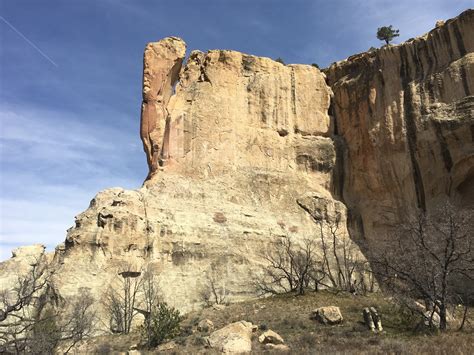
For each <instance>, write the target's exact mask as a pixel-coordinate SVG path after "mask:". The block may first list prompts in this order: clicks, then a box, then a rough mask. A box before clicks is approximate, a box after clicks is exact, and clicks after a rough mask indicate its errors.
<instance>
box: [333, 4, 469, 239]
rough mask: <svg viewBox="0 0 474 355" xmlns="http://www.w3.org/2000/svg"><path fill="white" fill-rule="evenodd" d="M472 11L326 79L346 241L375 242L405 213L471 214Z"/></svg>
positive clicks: (349, 63)
mask: <svg viewBox="0 0 474 355" xmlns="http://www.w3.org/2000/svg"><path fill="white" fill-rule="evenodd" d="M473 52H474V11H473V10H468V11H466V12H464V13H463V14H461V15H460V16H459V17H458V18H456V19H453V20H449V21H446V23H444V24H442V25H439V26H437V28H435V29H433V30H432V31H430V32H429V33H428V34H426V35H424V36H422V37H419V38H416V39H414V40H411V41H408V42H406V43H403V44H401V45H397V46H389V47H383V48H381V49H380V50H377V51H373V52H368V53H363V54H360V55H355V56H353V57H350V58H348V59H347V60H344V61H342V62H338V63H335V64H333V65H332V66H331V67H330V68H329V69H327V70H326V74H327V76H328V83H329V84H330V86H331V87H332V89H333V91H334V99H333V106H332V112H331V114H332V115H333V116H334V117H335V127H336V132H335V133H336V134H337V135H338V136H340V139H339V140H338V142H339V143H340V145H339V150H338V151H339V155H338V166H340V169H338V171H339V172H340V174H339V175H338V177H336V180H338V184H337V186H336V190H337V192H338V194H339V196H341V197H342V198H343V201H344V202H345V203H346V205H347V207H348V208H349V210H350V214H351V216H352V222H353V227H354V230H353V234H358V235H364V236H365V237H366V238H367V239H369V240H372V241H376V240H377V239H378V238H380V235H384V234H386V233H387V232H388V231H389V230H390V229H391V228H393V227H394V226H396V224H397V223H398V222H399V221H400V220H401V219H402V218H403V217H404V215H405V214H406V213H407V212H408V213H409V212H411V211H413V210H414V209H415V208H421V209H429V208H430V207H431V206H433V204H434V203H435V202H437V201H439V200H443V199H446V198H449V199H451V200H453V201H454V202H456V203H457V204H459V205H461V206H472V205H473V204H474V144H473V140H474V96H473V95H474V53H473Z"/></svg>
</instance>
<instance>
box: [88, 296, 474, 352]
mask: <svg viewBox="0 0 474 355" xmlns="http://www.w3.org/2000/svg"><path fill="white" fill-rule="evenodd" d="M329 305H334V306H338V307H340V308H341V312H342V314H343V317H344V322H343V323H342V324H340V325H337V326H324V325H322V324H319V323H317V322H316V321H313V320H311V319H309V315H310V313H311V311H312V310H313V309H315V308H318V307H322V306H329ZM367 306H375V307H376V308H377V309H378V310H379V313H380V315H381V317H382V322H383V326H384V332H383V333H381V334H373V333H371V332H370V331H368V330H367V329H366V327H365V326H364V324H363V323H362V319H363V318H362V309H363V308H364V307H367ZM473 312H474V311H473ZM206 318H207V319H210V320H212V321H213V322H214V325H215V328H216V329H219V328H221V327H223V326H225V325H227V324H229V323H231V322H235V321H239V320H247V321H250V322H252V323H253V324H256V325H259V327H260V330H259V331H258V333H257V336H255V337H254V340H253V349H254V353H265V351H264V350H263V348H262V347H261V345H260V344H259V343H258V340H257V338H258V335H259V334H260V333H261V332H262V331H263V330H266V329H272V330H274V331H276V332H277V333H279V334H280V335H281V336H282V337H283V338H284V339H285V342H286V343H287V344H288V345H289V346H290V348H291V352H292V353H294V354H328V353H331V354H337V353H341V354H428V353H429V354H471V353H472V349H473V345H474V329H473V326H472V324H474V319H473V318H472V316H471V320H470V324H469V325H468V327H467V329H466V330H465V331H464V332H457V331H455V330H450V331H449V332H447V333H445V334H439V335H433V334H428V333H426V332H425V333H422V332H420V331H418V332H414V329H415V327H416V324H417V320H415V319H414V318H413V317H411V316H410V315H409V314H406V313H404V312H401V310H400V309H399V308H398V307H397V306H396V305H395V304H393V303H392V302H391V301H390V299H388V298H386V297H384V296H383V295H382V294H371V295H370V296H353V295H351V294H347V293H338V294H335V293H331V292H329V291H321V292H318V293H308V294H306V295H304V296H293V295H283V296H276V297H270V298H265V299H258V300H255V301H248V302H243V303H237V304H231V305H229V306H228V307H226V308H225V309H223V310H215V309H213V308H212V307H211V308H205V309H203V310H201V311H199V312H193V313H191V314H188V315H187V317H186V319H185V320H184V322H183V331H182V334H181V336H180V337H178V338H176V339H175V342H176V343H178V346H177V347H176V348H175V349H173V350H172V351H171V352H170V353H176V354H182V353H190V354H191V353H192V354H212V353H215V352H213V351H212V350H210V349H206V348H205V347H204V344H205V339H204V337H205V336H206V335H208V334H205V333H200V332H198V331H197V330H196V325H197V323H198V322H199V321H200V320H202V319H206ZM113 338H114V339H107V338H104V339H102V340H101V341H102V342H103V343H109V344H111V348H112V349H111V350H112V351H119V350H122V351H124V350H125V351H126V350H127V349H128V347H129V346H130V345H132V343H131V342H130V341H131V339H133V341H135V343H136V337H135V338H134V337H133V336H129V343H128V347H127V346H125V344H126V341H123V340H120V341H118V340H119V339H118V337H116V336H114V337H113ZM95 343H96V345H98V344H100V342H97V341H96V342H95ZM119 344H120V345H119ZM121 345H122V346H124V347H123V349H119V348H120V347H121ZM95 349H96V351H97V350H98V348H97V347H95ZM104 350H105V349H104ZM91 352H92V351H91Z"/></svg>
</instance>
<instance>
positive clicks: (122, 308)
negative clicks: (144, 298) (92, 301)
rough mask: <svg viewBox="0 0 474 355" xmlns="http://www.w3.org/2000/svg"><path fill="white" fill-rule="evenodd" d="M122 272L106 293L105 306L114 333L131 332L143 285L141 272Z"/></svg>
mask: <svg viewBox="0 0 474 355" xmlns="http://www.w3.org/2000/svg"><path fill="white" fill-rule="evenodd" d="M127 270H128V271H122V272H120V273H119V274H118V275H117V277H116V278H115V280H113V282H112V284H111V285H110V286H109V289H108V290H107V292H106V294H105V300H104V303H105V306H106V309H107V313H108V314H109V317H110V329H111V330H112V332H114V333H123V334H128V333H130V330H131V326H132V321H133V319H134V318H135V316H136V315H137V314H138V313H139V312H138V310H137V306H138V301H139V298H138V296H139V292H140V289H141V286H142V278H141V277H140V275H141V272H139V271H130V268H127Z"/></svg>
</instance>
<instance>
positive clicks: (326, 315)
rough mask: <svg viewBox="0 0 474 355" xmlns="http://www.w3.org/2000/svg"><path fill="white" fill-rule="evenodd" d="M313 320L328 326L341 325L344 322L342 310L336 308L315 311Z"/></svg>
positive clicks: (323, 308)
mask: <svg viewBox="0 0 474 355" xmlns="http://www.w3.org/2000/svg"><path fill="white" fill-rule="evenodd" d="M311 319H316V320H317V321H319V322H321V323H323V324H328V325H333V324H339V323H342V321H343V318H342V314H341V310H340V309H339V307H336V306H328V307H320V308H318V309H316V310H314V311H313V312H312V314H311Z"/></svg>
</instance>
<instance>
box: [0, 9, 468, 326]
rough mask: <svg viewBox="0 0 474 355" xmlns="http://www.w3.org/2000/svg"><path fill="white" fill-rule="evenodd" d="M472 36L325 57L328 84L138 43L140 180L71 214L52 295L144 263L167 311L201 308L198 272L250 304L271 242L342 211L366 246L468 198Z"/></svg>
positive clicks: (257, 63)
mask: <svg viewBox="0 0 474 355" xmlns="http://www.w3.org/2000/svg"><path fill="white" fill-rule="evenodd" d="M473 27H474V11H467V12H465V13H463V14H462V15H461V16H460V17H458V18H456V19H454V20H451V21H448V22H447V23H446V24H445V25H443V26H441V27H439V28H436V29H435V30H433V31H431V32H430V33H428V34H427V35H425V36H423V37H420V38H417V39H415V40H412V41H409V42H407V43H404V44H402V45H399V46H391V47H386V48H382V49H380V50H377V51H374V52H370V53H364V54H360V55H357V56H353V57H351V58H348V59H347V60H345V61H342V62H338V63H335V64H333V65H332V66H331V67H330V68H328V69H327V70H326V75H327V78H326V76H325V74H323V73H321V72H320V71H319V70H318V69H316V68H314V67H311V66H308V65H287V66H285V65H282V64H280V63H278V62H275V61H273V60H271V59H269V58H261V57H255V56H252V55H247V54H243V53H239V52H234V51H224V50H212V51H208V52H207V53H202V52H199V51H193V52H191V54H190V56H189V58H188V60H187V61H186V62H184V58H185V48H186V46H185V43H184V42H183V41H182V40H181V39H179V38H175V37H170V38H166V39H163V40H161V41H159V42H156V43H150V44H149V45H148V46H147V47H146V49H145V55H144V74H143V104H142V115H141V138H142V141H143V145H144V150H145V154H146V157H147V162H148V166H149V174H148V177H147V179H146V182H145V184H144V186H143V187H142V188H141V189H138V190H134V191H127V190H123V189H121V188H114V189H108V190H105V191H102V192H100V193H99V194H98V195H97V196H96V197H95V198H94V199H93V200H92V201H91V204H90V207H89V208H88V209H87V210H86V211H85V212H83V213H81V214H79V215H78V216H77V217H76V222H75V226H74V227H72V228H71V229H69V230H68V233H67V238H66V241H65V243H64V244H63V245H60V246H58V248H57V249H56V252H55V254H54V258H53V259H52V261H50V263H51V265H52V267H53V268H54V269H56V273H55V284H56V286H57V288H58V291H59V293H60V295H61V296H62V297H66V298H67V297H69V296H72V295H74V294H76V293H77V291H78V289H79V288H81V287H88V288H90V289H91V291H92V293H93V295H94V296H95V297H96V298H97V299H101V297H103V293H104V291H105V290H106V289H107V287H108V285H109V284H110V283H111V282H112V280H113V278H114V277H116V276H117V274H118V273H119V272H120V271H126V270H130V269H132V270H136V271H138V270H140V269H142V268H143V267H145V266H150V267H152V268H153V269H154V270H155V271H156V272H157V273H158V274H159V279H160V287H161V290H162V292H163V297H164V299H165V300H166V301H168V302H169V303H170V304H171V305H173V306H177V307H179V308H180V309H181V310H184V311H189V310H192V309H195V308H197V307H201V306H202V291H203V290H205V289H206V288H208V287H209V285H208V284H207V280H206V273H207V272H209V271H210V270H211V269H212V268H217V269H218V270H219V275H220V280H219V281H220V282H221V283H222V285H223V287H224V288H225V290H226V293H227V294H228V298H229V300H230V301H237V300H242V299H245V298H249V297H252V296H254V295H255V293H254V291H255V290H254V288H253V285H252V279H253V278H254V274H255V273H258V270H259V268H258V266H259V265H260V264H261V262H262V258H261V257H262V253H264V252H265V250H267V249H268V248H270V247H271V244H272V243H275V242H276V241H277V240H278V239H279V238H280V237H281V236H288V235H290V236H292V237H293V238H295V239H296V240H300V241H301V240H303V239H304V238H308V237H312V236H316V235H317V233H318V229H317V226H316V225H315V223H314V219H319V220H322V221H329V222H330V221H333V220H334V218H335V217H336V216H338V217H340V218H341V220H342V223H343V224H344V223H345V220H346V214H347V217H348V221H349V222H350V223H349V228H350V231H351V232H352V236H353V237H354V238H360V237H365V238H367V239H368V240H370V241H375V240H376V239H377V237H378V234H380V233H387V232H388V231H389V230H390V228H392V227H394V226H395V225H396V224H397V222H398V221H400V219H401V218H402V216H403V213H405V212H407V211H410V210H412V209H414V208H417V207H420V208H430V206H431V205H432V204H433V203H434V201H435V200H436V199H443V198H444V199H445V198H451V199H453V200H454V201H456V202H457V203H459V204H461V205H472V204H473V203H474V192H473V186H474V168H473V167H474V161H473V159H474V158H473V155H474V146H473V137H474V133H473V132H474V124H473V117H474V112H473V110H474V96H472V93H473V91H474V75H473V74H474V67H473V66H474V64H473V63H474V57H473V55H474V54H473V52H474V42H473V41H474V38H473V33H474V31H473V30H474V28H473ZM333 92H334V94H333ZM346 205H347V206H348V209H347V210H346ZM346 211H348V213H347V212H346ZM344 232H345V229H344V230H343V231H342V233H343V234H344ZM35 250H36V249H35ZM41 253H42V251H41ZM41 253H40V254H41ZM21 255H22V253H21V252H17V257H16V258H13V259H11V260H9V261H8V262H6V263H3V265H1V266H0V272H1V274H2V275H4V274H5V273H8V272H9V271H8V270H13V269H14V267H15V265H16V263H19V262H20V261H19V260H20V259H22V258H21ZM2 278H3V276H2ZM99 311H100V309H99ZM104 324H106V323H104Z"/></svg>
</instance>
